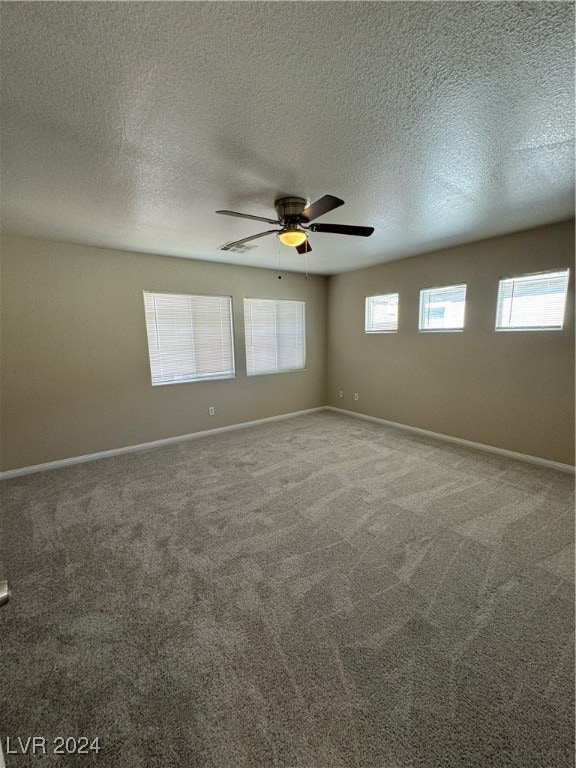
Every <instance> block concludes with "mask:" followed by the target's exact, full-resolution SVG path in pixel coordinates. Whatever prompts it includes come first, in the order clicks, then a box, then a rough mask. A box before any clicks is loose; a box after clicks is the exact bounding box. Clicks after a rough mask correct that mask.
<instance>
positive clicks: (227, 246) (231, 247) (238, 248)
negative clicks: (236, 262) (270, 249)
mask: <svg viewBox="0 0 576 768" xmlns="http://www.w3.org/2000/svg"><path fill="white" fill-rule="evenodd" d="M256 247H257V246H256V245H248V243H242V244H241V245H236V244H235V243H224V245H221V246H220V248H218V250H219V251H232V253H246V251H252V250H253V249H254V248H256Z"/></svg>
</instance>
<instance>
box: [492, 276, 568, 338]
mask: <svg viewBox="0 0 576 768" xmlns="http://www.w3.org/2000/svg"><path fill="white" fill-rule="evenodd" d="M568 276H569V270H568V269H563V270H559V271H557V272H540V273H539V274H535V275H523V276H522V277H511V278H508V279H505V280H500V285H499V287H498V304H497V309H496V330H497V331H519V330H525V331H526V330H529V331H542V330H554V329H556V330H559V329H561V328H562V325H563V323H564V309H565V307H566V294H567V291H568Z"/></svg>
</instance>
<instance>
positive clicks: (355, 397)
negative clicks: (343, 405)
mask: <svg viewBox="0 0 576 768" xmlns="http://www.w3.org/2000/svg"><path fill="white" fill-rule="evenodd" d="M354 400H358V392H354Z"/></svg>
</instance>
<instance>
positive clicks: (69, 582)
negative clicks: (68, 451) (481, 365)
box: [0, 412, 574, 768]
mask: <svg viewBox="0 0 576 768" xmlns="http://www.w3.org/2000/svg"><path fill="white" fill-rule="evenodd" d="M1 490H2V500H3V517H2V522H3V530H2V531H1V535H2V556H1V558H0V574H6V575H7V576H8V577H9V578H10V580H11V582H12V588H13V600H12V602H11V603H10V604H9V605H8V606H6V607H5V608H2V609H1V610H0V734H1V735H2V736H3V737H4V739H5V737H6V736H10V737H11V738H12V741H13V740H14V739H15V738H16V737H18V736H20V737H23V738H26V737H28V736H31V735H40V736H44V737H45V738H46V739H47V745H48V746H47V748H48V750H49V751H50V750H51V749H53V745H52V740H53V739H54V738H56V737H58V736H71V737H79V736H85V737H88V738H90V739H93V738H95V737H99V739H100V747H101V750H100V753H99V754H98V755H97V756H96V755H94V754H92V755H88V756H58V755H54V754H48V755H46V756H42V757H39V756H23V755H18V756H14V757H12V756H8V757H7V766H8V768H19V767H20V766H38V765H53V764H58V765H60V764H61V765H65V766H75V765H78V766H86V765H100V766H105V768H147V767H148V766H149V767H150V768H155V767H156V766H159V767H160V766H162V767H164V766H165V767H166V768H169V767H171V766H191V767H192V768H272V767H275V766H277V767H281V768H288V767H290V768H296V767H298V768H339V767H343V768H360V767H366V768H368V767H371V768H372V767H374V768H375V767H378V768H412V767H413V766H414V767H415V766H422V767H426V768H436V767H441V768H455V767H456V766H467V767H468V766H469V767H470V768H475V767H476V766H477V767H478V768H506V767H514V768H548V767H550V768H568V766H570V767H572V766H573V764H574V746H573V735H574V727H573V715H574V712H573V700H574V698H573V695H574V677H573V675H574V656H573V651H574V645H573V628H574V615H573V608H574V601H573V580H574V546H573V541H574V521H573V518H574V480H573V478H572V477H570V476H568V475H563V474H561V473H557V472H554V471H551V470H550V471H549V470H544V469H540V468H538V467H535V466H532V465H529V464H523V463H520V462H516V461H511V460H508V459H504V458H502V457H499V456H494V455H489V454H482V453H478V452H475V451H473V450H468V449H464V448H460V447H455V446H451V445H447V444H443V443H439V442H435V441H433V440H428V439H421V438H418V437H415V436H413V435H409V434H408V433H405V432H402V431H399V430H394V429H392V428H386V427H383V426H381V425H377V424H374V423H370V422H366V421H360V420H357V419H352V418H348V417H345V416H341V415H338V414H334V413H329V412H319V413H317V414H311V415H308V416H303V417H298V418H295V419H291V420H287V421H281V422H275V423H269V424H265V425H262V426H259V427H255V428H249V429H244V430H239V431H235V432H230V433H226V434H221V435H216V436H212V437H207V438H203V439H200V440H195V441H191V442H187V443H180V444H178V445H174V446H170V447H167V448H162V449H158V450H153V451H147V452H142V453H135V454H131V455H126V456H122V457H118V458H114V459H105V460H100V461H97V462H91V463H87V464H82V465H76V466H72V467H69V468H65V469H61V470H55V471H50V472H45V473H41V474H36V475H31V476H27V477H23V478H18V479H13V480H9V481H5V482H4V483H3V484H2V487H1ZM3 743H4V744H5V741H4V742H3Z"/></svg>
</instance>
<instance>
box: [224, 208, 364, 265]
mask: <svg viewBox="0 0 576 768" xmlns="http://www.w3.org/2000/svg"><path fill="white" fill-rule="evenodd" d="M341 205H344V200H340V198H339V197H334V195H324V197H321V198H320V199H319V200H316V202H315V203H312V205H309V206H308V207H306V200H305V199H304V198H303V197H281V198H279V199H278V200H276V202H275V203H274V208H275V209H276V213H277V214H278V218H277V219H266V218H264V217H262V216H252V215H251V214H249V213H237V212H236V211H216V213H222V214H224V215H225V216H238V217H239V218H241V219H254V220H255V221H265V222H266V223H267V224H277V225H278V226H279V227H280V229H268V230H267V231H266V232H260V233H259V234H257V235H250V237H243V238H242V240H236V241H235V242H233V243H226V248H227V249H229V248H231V247H235V246H238V245H242V244H243V243H247V242H249V241H250V240H256V238H257V237H264V235H271V234H273V233H276V234H277V235H278V239H279V240H280V242H281V243H283V244H284V245H291V246H293V247H294V248H296V250H297V251H298V253H310V251H311V250H312V248H310V243H309V242H308V232H331V233H333V234H335V235H356V236H358V237H370V235H371V234H372V232H374V227H351V226H348V225H346V224H310V222H311V221H314V219H317V218H318V217H319V216H323V215H324V214H325V213H328V212H329V211H333V210H334V209H335V208H338V207H339V206H341ZM306 224H310V226H308V227H307V226H305V225H306Z"/></svg>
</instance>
